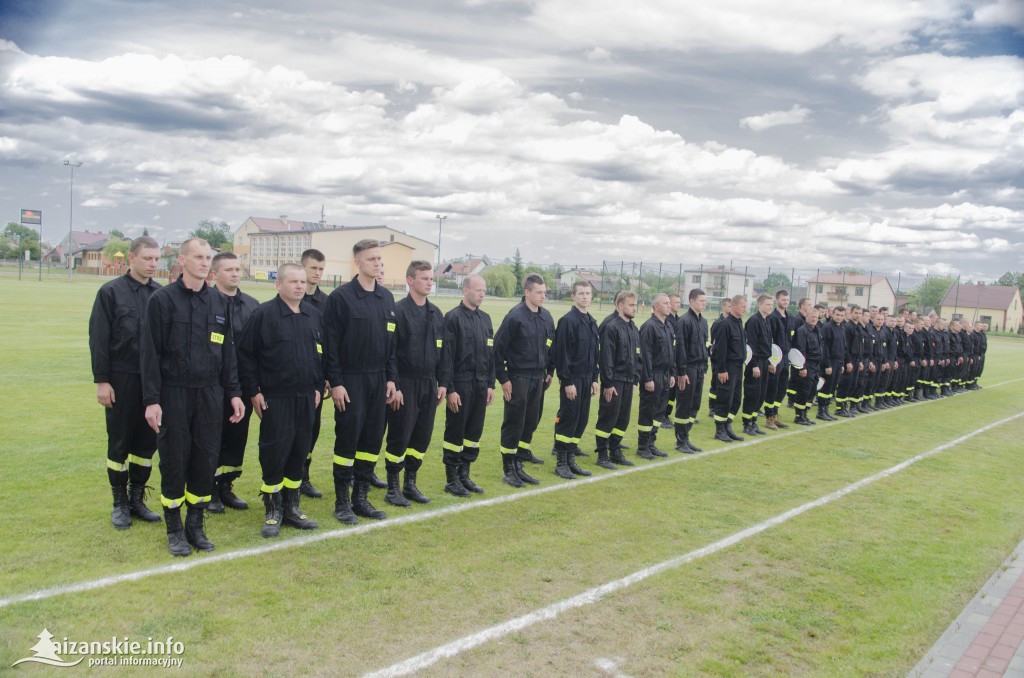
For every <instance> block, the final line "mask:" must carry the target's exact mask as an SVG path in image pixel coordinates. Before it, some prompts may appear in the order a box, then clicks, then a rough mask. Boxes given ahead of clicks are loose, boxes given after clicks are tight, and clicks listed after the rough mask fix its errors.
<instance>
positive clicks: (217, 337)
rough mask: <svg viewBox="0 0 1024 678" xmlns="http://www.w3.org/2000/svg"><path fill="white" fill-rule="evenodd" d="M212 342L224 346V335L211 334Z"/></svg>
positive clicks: (218, 333)
mask: <svg viewBox="0 0 1024 678" xmlns="http://www.w3.org/2000/svg"><path fill="white" fill-rule="evenodd" d="M210 341H212V342H213V343H215V344H223V343H224V335H223V334H221V333H220V332H210Z"/></svg>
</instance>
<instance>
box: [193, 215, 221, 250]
mask: <svg viewBox="0 0 1024 678" xmlns="http://www.w3.org/2000/svg"><path fill="white" fill-rule="evenodd" d="M188 237H190V238H202V239H203V240H205V241H206V242H208V243H210V247H213V248H215V249H218V250H230V249H231V227H230V226H228V224H227V222H226V221H219V222H216V223H214V222H212V221H210V220H209V219H203V220H202V221H200V222H199V225H198V226H197V227H196V229H195V230H193V231H189V234H188Z"/></svg>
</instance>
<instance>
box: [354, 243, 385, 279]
mask: <svg viewBox="0 0 1024 678" xmlns="http://www.w3.org/2000/svg"><path fill="white" fill-rule="evenodd" d="M355 262H356V269H357V270H358V271H359V274H360V275H362V276H365V277H367V278H373V279H377V277H378V276H380V275H383V274H384V257H383V255H382V254H381V252H380V248H379V247H371V248H370V249H368V250H363V251H362V252H360V253H359V254H357V255H356V259H355Z"/></svg>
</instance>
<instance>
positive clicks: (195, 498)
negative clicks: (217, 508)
mask: <svg viewBox="0 0 1024 678" xmlns="http://www.w3.org/2000/svg"><path fill="white" fill-rule="evenodd" d="M211 499H213V497H211V496H210V495H206V496H205V497H200V496H199V495H197V494H192V493H191V492H189V491H188V490H185V501H187V502H188V503H190V504H192V505H193V506H195V505H196V504H202V503H203V502H204V501H210V500H211Z"/></svg>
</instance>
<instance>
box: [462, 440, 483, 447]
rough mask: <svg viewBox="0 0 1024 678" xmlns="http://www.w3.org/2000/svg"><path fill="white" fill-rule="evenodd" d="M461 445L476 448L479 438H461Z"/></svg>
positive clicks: (478, 444)
mask: <svg viewBox="0 0 1024 678" xmlns="http://www.w3.org/2000/svg"><path fill="white" fill-rule="evenodd" d="M462 445H463V447H473V448H478V447H480V441H479V440H463V441H462Z"/></svg>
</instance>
